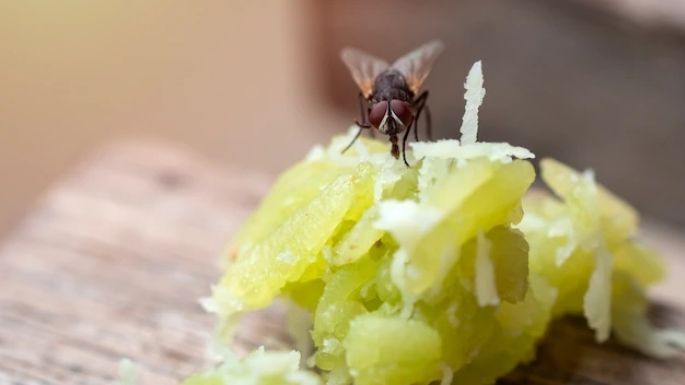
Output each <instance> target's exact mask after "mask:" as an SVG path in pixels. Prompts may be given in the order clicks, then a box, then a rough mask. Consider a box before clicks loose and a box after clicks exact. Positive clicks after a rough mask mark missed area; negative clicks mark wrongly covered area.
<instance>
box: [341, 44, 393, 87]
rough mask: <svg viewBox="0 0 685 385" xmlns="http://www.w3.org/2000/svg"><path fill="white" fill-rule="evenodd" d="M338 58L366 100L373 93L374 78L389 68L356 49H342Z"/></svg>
mask: <svg viewBox="0 0 685 385" xmlns="http://www.w3.org/2000/svg"><path fill="white" fill-rule="evenodd" d="M340 58H341V59H342V61H343V63H345V65H346V66H347V68H348V69H349V70H350V73H351V74H352V78H353V79H354V81H355V82H356V83H357V86H359V89H360V90H361V91H362V94H363V95H364V97H366V98H368V97H369V96H370V95H371V93H372V92H373V83H374V81H375V80H376V77H377V76H378V75H379V74H380V73H381V72H383V71H385V70H386V69H387V68H388V67H389V64H388V63H387V62H386V61H385V60H382V59H379V58H377V57H375V56H373V55H370V54H368V53H366V52H364V51H361V50H358V49H356V48H343V50H342V51H341V52H340Z"/></svg>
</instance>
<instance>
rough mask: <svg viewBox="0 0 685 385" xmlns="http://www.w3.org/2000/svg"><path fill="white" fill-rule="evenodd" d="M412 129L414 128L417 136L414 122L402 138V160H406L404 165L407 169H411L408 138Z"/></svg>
mask: <svg viewBox="0 0 685 385" xmlns="http://www.w3.org/2000/svg"><path fill="white" fill-rule="evenodd" d="M412 127H414V135H416V122H412V123H411V124H409V127H407V131H405V132H404V136H403V137H402V160H404V164H406V165H407V167H411V166H410V165H409V162H407V138H408V137H409V131H411V129H412Z"/></svg>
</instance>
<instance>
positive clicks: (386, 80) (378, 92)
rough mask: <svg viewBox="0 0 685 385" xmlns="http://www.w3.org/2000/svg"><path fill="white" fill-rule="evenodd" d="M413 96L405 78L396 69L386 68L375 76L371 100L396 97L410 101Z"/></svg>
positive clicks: (377, 100)
mask: <svg viewBox="0 0 685 385" xmlns="http://www.w3.org/2000/svg"><path fill="white" fill-rule="evenodd" d="M413 97H414V95H413V93H412V92H411V90H410V89H409V86H408V85H407V80H406V79H405V78H404V76H403V75H402V74H401V73H400V72H399V71H397V70H396V69H393V68H390V69H387V70H385V71H383V72H382V73H381V74H380V75H378V76H377V77H376V80H375V82H374V85H373V94H372V95H371V99H372V100H374V101H376V102H379V101H383V100H394V99H397V100H403V101H406V102H410V101H411V100H412V98H413Z"/></svg>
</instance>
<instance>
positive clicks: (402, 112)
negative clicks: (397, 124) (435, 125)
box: [390, 100, 414, 127]
mask: <svg viewBox="0 0 685 385" xmlns="http://www.w3.org/2000/svg"><path fill="white" fill-rule="evenodd" d="M390 109H391V110H392V112H393V113H394V114H395V116H397V117H398V118H400V121H401V122H402V124H403V125H404V127H409V125H410V124H411V121H412V120H413V119H414V114H412V112H411V106H410V105H409V103H407V102H403V101H401V100H393V101H391V102H390Z"/></svg>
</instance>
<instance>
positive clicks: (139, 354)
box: [0, 143, 685, 385]
mask: <svg viewBox="0 0 685 385" xmlns="http://www.w3.org/2000/svg"><path fill="white" fill-rule="evenodd" d="M269 183H270V179H269V178H268V177H265V176H263V175H259V174H255V173H251V172H246V171H243V170H219V169H217V168H214V167H212V166H210V165H209V163H208V162H206V161H204V160H202V159H198V158H195V157H193V156H191V155H188V153H187V152H186V151H184V150H179V149H170V148H167V147H163V146H155V145H150V144H136V143H128V144H119V145H116V146H112V147H109V148H107V149H105V150H103V151H101V152H100V153H98V154H96V155H94V156H93V157H92V158H90V159H88V160H87V161H86V162H84V164H83V166H82V167H80V168H78V169H76V170H74V171H73V172H72V173H71V174H70V175H68V176H66V177H65V179H64V180H63V181H62V182H61V183H59V184H58V185H57V186H55V187H54V189H53V190H52V191H51V192H50V193H48V194H47V195H46V196H45V197H44V199H42V200H41V202H40V203H39V204H38V205H37V206H36V208H35V209H34V210H33V211H32V212H31V213H30V214H29V215H28V216H27V218H26V219H25V220H24V221H23V222H22V223H21V225H20V226H19V227H18V228H17V229H16V230H15V231H14V232H13V233H11V234H10V235H9V236H8V237H7V238H6V239H5V241H4V243H3V245H2V247H1V248H0V383H2V384H4V383H11V384H22V385H29V384H30V385H34V384H50V385H53V384H55V385H57V384H70V385H73V384H88V385H100V384H112V383H113V380H114V378H115V377H116V370H117V365H118V362H119V359H120V358H122V357H130V358H131V359H133V360H134V361H135V362H137V363H139V364H140V365H141V368H142V372H143V378H142V380H143V381H142V383H143V384H154V385H165V384H174V383H177V381H178V380H179V379H181V378H182V377H183V376H185V375H187V374H188V373H191V372H193V371H196V370H198V369H199V368H201V367H202V366H203V365H204V364H205V363H206V362H207V355H206V345H207V341H208V339H209V338H210V335H211V332H212V329H213V320H212V317H211V316H210V315H207V314H205V313H204V312H203V311H202V310H201V309H200V307H199V305H198V302H197V299H198V298H200V297H202V296H205V295H207V294H208V292H209V286H210V285H211V284H212V283H213V282H214V281H215V280H216V279H217V277H218V274H219V268H218V267H217V261H218V254H219V253H220V251H221V250H222V248H223V245H224V242H225V241H226V240H228V239H229V238H230V234H232V233H233V232H234V231H235V230H236V229H237V226H239V224H240V223H241V221H242V220H243V219H244V218H245V217H246V215H247V214H248V213H249V211H250V210H251V209H252V208H253V207H254V206H255V205H256V204H257V203H258V201H259V199H260V197H261V196H262V194H263V193H264V192H265V191H266V189H267V188H268V184H269ZM648 238H650V239H655V240H657V241H658V243H659V244H660V245H665V249H666V250H667V251H668V253H669V254H678V253H680V251H681V250H685V242H683V240H682V238H681V237H679V236H678V235H677V234H675V235H674V234H669V232H668V231H666V230H663V229H655V230H651V235H650V234H648ZM670 261H671V263H673V264H674V266H676V268H677V269H682V268H683V260H682V259H680V258H677V259H676V258H675V257H673V258H671V260H670ZM679 271H683V270H679ZM665 288H666V289H664V290H662V291H660V292H659V297H658V298H659V301H661V302H663V303H670V305H660V307H659V308H658V310H659V311H658V312H657V318H658V320H659V322H660V323H661V324H662V325H665V326H681V327H685V313H684V312H683V310H682V309H683V308H685V303H684V302H683V298H682V294H681V293H683V289H684V288H685V284H684V283H683V282H682V281H680V280H678V279H671V280H670V281H669V282H668V284H667V285H666V286H665ZM675 303H677V305H676V306H673V304H675ZM266 314H273V313H266ZM274 322H275V321H274V318H273V316H271V315H270V316H266V317H264V316H256V317H253V318H252V319H251V320H250V324H251V326H252V327H253V329H251V330H247V331H246V332H244V333H243V334H242V335H241V338H240V340H239V341H240V346H239V348H241V349H243V350H244V349H248V348H249V347H250V346H251V345H252V344H254V342H255V341H254V340H255V338H256V337H255V336H257V335H259V334H260V333H259V332H255V330H256V329H254V328H269V329H273V324H274ZM260 325H261V326H260ZM538 355H539V359H538V360H537V361H535V362H534V363H532V364H530V365H529V366H525V367H522V368H520V369H519V370H517V371H516V372H515V373H514V374H512V375H511V376H509V377H508V378H507V379H505V380H502V381H501V383H502V384H523V383H527V384H562V383H570V384H640V385H643V384H659V385H663V384H666V385H668V384H674V385H675V384H681V383H682V378H685V357H684V356H680V357H678V358H676V359H674V360H671V361H655V360H651V359H647V358H645V357H643V356H641V355H639V354H637V353H635V352H632V351H630V350H628V349H625V348H623V347H621V346H618V345H616V344H615V343H613V342H610V343H608V344H605V345H602V346H599V345H596V344H595V343H594V341H593V340H592V334H591V333H590V332H589V331H588V330H587V329H586V327H585V324H584V321H582V320H579V319H565V320H562V321H559V322H556V323H555V324H554V326H553V327H552V329H551V332H550V337H549V338H547V339H546V340H545V341H544V342H543V344H542V345H541V348H540V350H539V354H538Z"/></svg>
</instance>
